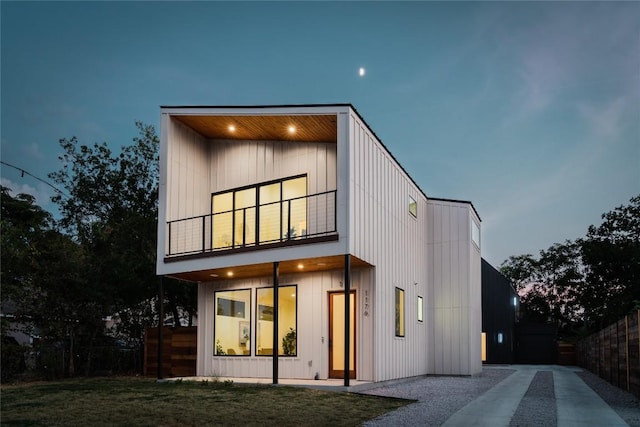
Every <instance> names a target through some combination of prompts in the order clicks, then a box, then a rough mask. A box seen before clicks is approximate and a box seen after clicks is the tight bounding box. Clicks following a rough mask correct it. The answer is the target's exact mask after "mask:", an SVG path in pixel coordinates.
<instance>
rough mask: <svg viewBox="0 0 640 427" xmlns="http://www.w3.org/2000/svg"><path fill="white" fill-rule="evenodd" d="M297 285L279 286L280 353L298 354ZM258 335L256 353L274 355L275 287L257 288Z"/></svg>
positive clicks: (282, 354) (285, 354)
mask: <svg viewBox="0 0 640 427" xmlns="http://www.w3.org/2000/svg"><path fill="white" fill-rule="evenodd" d="M296 290H297V287H296V286H295V285H294V286H281V287H279V288H278V301H279V304H278V309H279V311H278V354H279V355H281V356H295V355H296V354H297V343H298V339H297V331H296V321H297V295H296ZM256 301H257V308H256V314H257V336H256V353H257V354H258V355H263V356H265V355H273V288H263V289H258V290H257V299H256Z"/></svg>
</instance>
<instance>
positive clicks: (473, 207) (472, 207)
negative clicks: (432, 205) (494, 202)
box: [427, 197, 482, 222]
mask: <svg viewBox="0 0 640 427" xmlns="http://www.w3.org/2000/svg"><path fill="white" fill-rule="evenodd" d="M427 199H429V200H435V201H440V202H451V203H465V204H467V205H471V209H473V212H475V214H476V216H477V217H478V219H479V220H480V222H482V218H480V215H478V211H477V210H476V207H475V206H473V203H472V202H470V201H469V200H457V199H445V198H442V197H427Z"/></svg>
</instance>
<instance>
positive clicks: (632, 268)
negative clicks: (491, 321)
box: [501, 196, 640, 332]
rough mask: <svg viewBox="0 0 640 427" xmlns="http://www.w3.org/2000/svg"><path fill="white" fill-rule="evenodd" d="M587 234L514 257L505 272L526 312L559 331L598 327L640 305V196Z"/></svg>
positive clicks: (503, 269) (503, 272)
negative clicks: (584, 236)
mask: <svg viewBox="0 0 640 427" xmlns="http://www.w3.org/2000/svg"><path fill="white" fill-rule="evenodd" d="M602 218H603V220H604V221H603V223H602V224H601V225H599V226H594V225H592V226H590V227H589V229H588V233H587V236H586V238H584V239H578V240H576V241H569V240H567V241H565V242H564V243H561V244H559V243H556V244H554V245H552V246H551V247H549V248H548V249H547V250H542V251H540V256H539V257H538V258H536V257H534V256H532V255H529V254H528V255H519V256H511V257H509V259H507V260H506V261H505V262H503V263H502V266H501V271H502V274H504V275H505V276H506V277H507V278H509V279H510V280H511V281H512V282H513V283H515V284H516V286H517V289H518V291H519V293H520V295H521V298H522V304H523V317H524V319H527V320H534V321H551V322H553V323H555V324H556V325H557V326H558V328H559V329H560V330H561V331H564V332H575V331H576V328H578V327H579V326H580V325H584V326H586V328H587V330H598V329H600V328H602V327H604V326H606V325H607V324H610V323H613V322H615V321H617V320H618V319H620V318H621V317H623V316H624V315H626V314H628V313H629V311H630V310H632V309H634V308H638V307H640V196H636V197H633V198H632V199H631V200H630V204H629V205H626V206H625V205H623V206H619V207H617V208H615V209H614V210H613V211H611V212H608V213H605V214H603V215H602Z"/></svg>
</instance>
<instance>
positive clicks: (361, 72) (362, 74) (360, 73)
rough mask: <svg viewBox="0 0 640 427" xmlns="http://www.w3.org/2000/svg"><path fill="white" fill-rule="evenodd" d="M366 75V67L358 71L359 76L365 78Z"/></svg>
mask: <svg viewBox="0 0 640 427" xmlns="http://www.w3.org/2000/svg"><path fill="white" fill-rule="evenodd" d="M364 73H365V71H364V67H360V69H359V70H358V75H359V76H360V77H362V76H364Z"/></svg>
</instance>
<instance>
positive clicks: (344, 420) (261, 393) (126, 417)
mask: <svg viewBox="0 0 640 427" xmlns="http://www.w3.org/2000/svg"><path fill="white" fill-rule="evenodd" d="M0 392H1V401H0V424H2V426H17V425H20V426H43V425H46V426H76V425H77V426H87V425H93V426H100V425H109V426H117V425H127V426H178V425H179V426H184V425H221V426H240V425H242V426H258V425H260V426H262V425H265V424H271V425H279V426H325V425H332V426H356V425H360V424H362V423H363V422H364V421H367V420H370V419H372V418H375V417H377V416H379V415H382V414H384V413H386V412H389V411H392V410H394V409H397V408H400V407H402V406H404V405H407V404H408V403H411V402H410V401H407V400H400V399H390V398H382V397H375V396H367V395H360V394H353V393H339V392H330V391H319V390H310V389H304V388H297V387H286V386H277V387H274V386H271V385H244V384H242V385H240V384H232V383H225V382H208V383H205V382H190V381H182V382H180V381H179V382H162V383H158V382H156V381H155V380H151V379H143V378H132V377H117V378H86V379H85V378H82V379H68V380H63V381H54V382H46V383H44V382H40V383H26V384H20V385H8V386H2V388H1V389H0Z"/></svg>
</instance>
